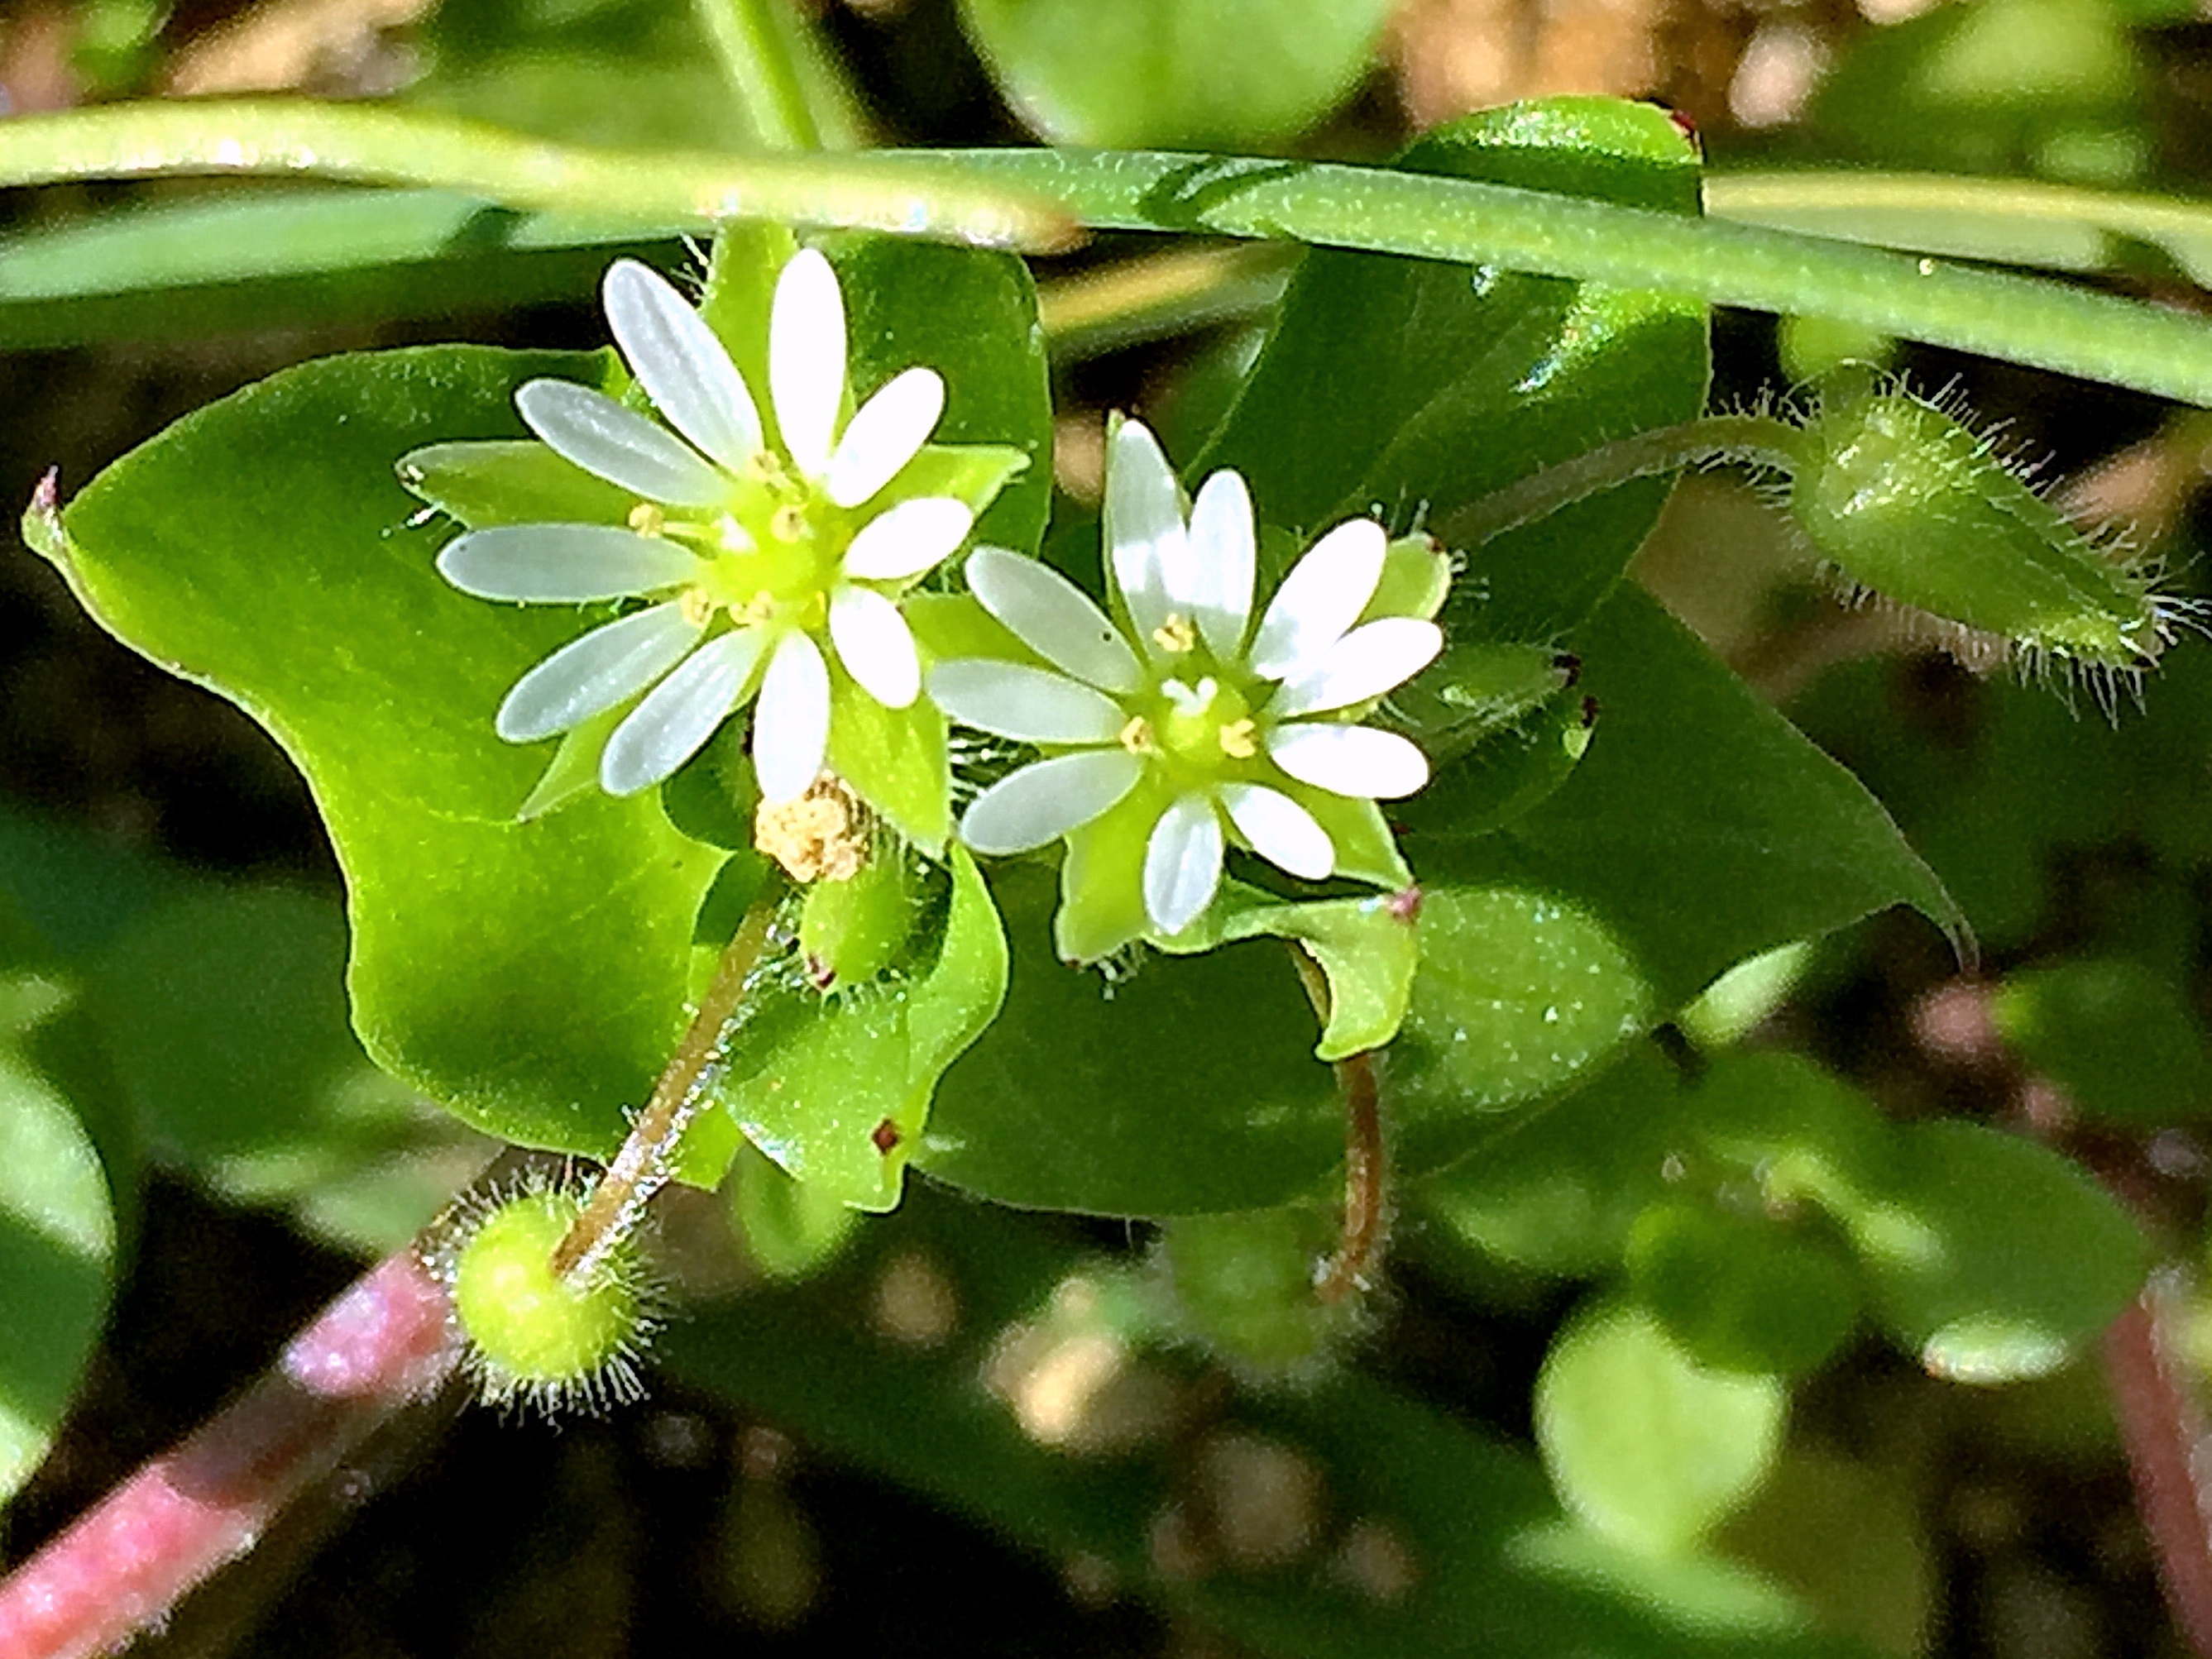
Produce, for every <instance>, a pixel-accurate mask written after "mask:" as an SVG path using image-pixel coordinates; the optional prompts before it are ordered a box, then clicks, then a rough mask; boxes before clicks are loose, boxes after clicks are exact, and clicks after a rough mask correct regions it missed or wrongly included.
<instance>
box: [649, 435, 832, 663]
mask: <svg viewBox="0 0 2212 1659" xmlns="http://www.w3.org/2000/svg"><path fill="white" fill-rule="evenodd" d="M630 527H631V528H632V529H634V530H635V531H637V532H639V533H640V534H641V535H647V536H665V537H667V538H669V539H670V540H671V541H678V542H682V543H683V544H684V545H685V546H687V547H689V548H690V550H692V551H693V552H694V553H696V554H697V555H699V556H700V557H701V558H702V559H703V560H705V561H706V569H705V570H704V571H703V572H702V574H701V577H700V580H698V581H696V583H694V584H693V585H692V586H690V587H688V588H686V589H685V590H684V592H683V593H682V594H681V595H680V597H679V602H680V603H681V604H682V605H683V607H684V616H685V617H688V618H689V619H690V621H691V622H692V623H695V624H696V625H697V626H700V627H705V626H706V625H707V624H708V623H711V622H712V621H713V620H714V617H715V616H716V615H717V614H720V615H723V616H726V617H728V618H729V619H730V622H731V623H732V626H735V627H738V628H755V627H759V626H761V625H762V624H763V623H769V624H775V625H776V626H778V627H781V628H799V629H808V630H811V631H817V632H818V631H819V630H820V629H822V627H823V624H824V623H826V622H827V620H828V617H829V590H830V588H831V587H832V586H835V584H836V580H837V574H838V569H839V567H840V565H841V564H842V562H843V557H844V547H845V543H846V542H847V541H848V540H849V539H850V537H849V534H848V532H847V527H846V526H844V525H843V523H842V515H840V514H839V513H837V512H836V509H835V508H834V507H832V506H831V505H830V503H829V500H828V499H827V497H825V496H824V495H823V494H822V492H821V490H820V489H818V488H817V485H816V484H815V483H813V481H811V480H810V479H807V478H804V477H799V475H797V474H796V473H794V472H793V471H790V470H789V469H787V467H785V466H784V465H783V464H782V462H781V459H779V458H778V457H776V456H773V455H768V454H760V455H756V456H755V457H754V458H753V459H751V460H750V462H748V463H747V464H746V465H745V466H744V469H743V470H742V471H740V472H739V473H738V477H737V479H736V483H735V487H734V488H733V489H732V490H731V492H730V499H729V501H728V502H727V504H726V506H725V507H723V508H722V509H721V510H720V512H719V513H714V514H713V515H712V516H707V515H698V516H693V515H690V514H686V515H684V516H683V517H680V518H678V517H671V516H669V514H668V513H667V511H666V509H665V508H664V507H659V506H657V505H655V504H653V503H652V502H641V503H640V504H639V507H638V508H637V510H636V511H635V512H633V513H631V514H630Z"/></svg>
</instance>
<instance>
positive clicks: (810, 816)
mask: <svg viewBox="0 0 2212 1659" xmlns="http://www.w3.org/2000/svg"><path fill="white" fill-rule="evenodd" d="M753 845H754V846H755V847H756V848H758V849H759V850H760V851H762V852H763V853H765V854H768V855H769V857H770V858H772V859H774V860H775V861H776V862H777V863H778V864H780V865H781V866H783V867H784V869H785V870H786V871H787V872H789V874H790V876H791V878H792V879H793V881H849V880H851V879H852V878H854V876H855V875H857V874H859V873H860V867H861V866H863V865H865V864H866V863H867V861H868V810H867V808H866V807H865V806H863V805H861V804H860V799H859V798H858V797H856V796H855V795H854V793H853V792H852V791H851V790H850V789H848V788H847V787H845V782H844V780H843V779H842V778H840V777H838V776H837V775H836V774H835V773H833V772H824V773H823V774H822V775H821V776H819V777H817V779H815V780H814V781H813V782H812V783H811V784H809V785H807V786H806V793H805V794H803V795H801V796H799V799H796V800H787V801H779V802H777V803H776V804H775V805H769V803H768V802H767V801H763V802H762V803H761V804H760V806H759V808H758V809H757V811H755V812H754V813H753Z"/></svg>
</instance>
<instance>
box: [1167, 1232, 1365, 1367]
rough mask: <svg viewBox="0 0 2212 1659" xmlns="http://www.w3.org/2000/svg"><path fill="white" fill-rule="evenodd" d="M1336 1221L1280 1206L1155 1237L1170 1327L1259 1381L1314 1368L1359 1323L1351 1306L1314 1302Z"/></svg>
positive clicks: (1354, 1303)
mask: <svg viewBox="0 0 2212 1659" xmlns="http://www.w3.org/2000/svg"><path fill="white" fill-rule="evenodd" d="M1338 1226H1339V1223H1338V1220H1337V1218H1336V1217H1335V1216H1334V1214H1332V1213H1331V1212H1328V1211H1327V1210H1323V1209H1320V1208H1311V1209H1309V1208H1304V1207H1302V1206H1281V1207H1279V1208H1276V1209H1272V1210H1239V1211H1236V1212H1232V1213H1230V1214H1227V1215H1194V1216H1181V1217H1177V1218H1174V1219H1172V1220H1170V1221H1168V1222H1166V1223H1164V1225H1162V1227H1161V1229H1160V1260H1161V1263H1162V1265H1163V1266H1164V1267H1165V1269H1166V1274H1165V1277H1166V1285H1167V1290H1168V1291H1169V1293H1170V1296H1171V1297H1172V1298H1173V1315H1174V1319H1175V1322H1176V1324H1177V1326H1178V1327H1179V1328H1181V1329H1182V1330H1183V1331H1184V1332H1185V1333H1187V1334H1188V1335H1189V1336H1191V1337H1192V1338H1194V1339H1195V1340H1197V1341H1199V1342H1200V1343H1202V1344H1203V1345H1204V1346H1206V1348H1207V1350H1209V1351H1210V1352H1212V1354H1213V1355H1214V1356H1215V1357H1216V1358H1218V1359H1220V1360H1221V1361H1222V1362H1223V1363H1225V1364H1228V1365H1230V1366H1231V1367H1232V1368H1234V1369H1236V1370H1240V1371H1243V1372H1247V1373H1249V1374H1251V1375H1254V1376H1260V1377H1266V1378H1277V1379H1279V1378H1283V1377H1285V1376H1297V1375H1299V1374H1301V1373H1303V1372H1310V1371H1312V1370H1315V1369H1316V1364H1317V1362H1319V1361H1321V1360H1322V1359H1323V1358H1325V1357H1326V1355H1327V1354H1328V1351H1329V1349H1330V1348H1331V1347H1332V1346H1334V1345H1336V1344H1338V1343H1340V1342H1341V1341H1342V1340H1345V1339H1346V1338H1347V1337H1350V1336H1352V1334H1355V1333H1356V1332H1357V1331H1358V1328H1359V1324H1360V1320H1361V1316H1362V1315H1361V1310H1360V1307H1359V1304H1358V1299H1357V1298H1354V1297H1346V1298H1344V1299H1342V1300H1340V1301H1336V1302H1323V1301H1322V1299H1321V1298H1320V1297H1317V1296H1316V1295H1315V1294H1314V1274H1315V1272H1316V1264H1318V1263H1320V1262H1322V1261H1326V1260H1327V1259H1328V1253H1329V1251H1330V1250H1331V1249H1334V1247H1335V1244H1336V1239H1337V1229H1338Z"/></svg>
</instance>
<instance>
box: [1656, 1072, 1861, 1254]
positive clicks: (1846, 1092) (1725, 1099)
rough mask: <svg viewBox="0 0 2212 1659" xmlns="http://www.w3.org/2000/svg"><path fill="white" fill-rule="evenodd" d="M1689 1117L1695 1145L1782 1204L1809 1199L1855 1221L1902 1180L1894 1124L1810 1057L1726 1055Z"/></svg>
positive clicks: (1693, 1095) (1695, 1096) (1703, 1083)
mask: <svg viewBox="0 0 2212 1659" xmlns="http://www.w3.org/2000/svg"><path fill="white" fill-rule="evenodd" d="M1683 1112H1684V1115H1685V1120H1686V1122H1687V1124H1688V1125H1689V1127H1690V1128H1691V1130H1692V1133H1694V1135H1695V1137H1696V1140H1697V1144H1698V1145H1699V1146H1701V1147H1702V1148H1703V1149H1704V1150H1705V1152H1706V1153H1708V1154H1709V1155H1710V1156H1711V1157H1713V1158H1718V1159H1720V1160H1721V1161H1722V1162H1723V1164H1728V1165H1731V1166H1733V1168H1734V1169H1735V1171H1736V1172H1737V1173H1739V1174H1741V1175H1747V1176H1751V1177H1753V1179H1754V1180H1756V1181H1757V1182H1758V1183H1759V1194H1760V1196H1761V1197H1762V1198H1763V1199H1765V1201H1766V1202H1768V1203H1769V1204H1772V1205H1775V1206H1778V1207H1784V1208H1787V1207H1789V1206H1795V1205H1797V1204H1800V1203H1802V1202H1804V1201H1806V1200H1811V1201H1812V1202H1814V1203H1815V1204H1819V1205H1820V1206H1823V1207H1825V1208H1826V1209H1827V1210H1828V1211H1829V1212H1831V1213H1832V1214H1834V1215H1836V1216H1838V1217H1839V1218H1842V1217H1847V1216H1849V1215H1850V1214H1852V1213H1854V1212H1857V1211H1858V1210H1860V1209H1863V1208H1865V1207H1867V1206H1870V1205H1873V1204H1875V1203H1876V1202H1878V1201H1879V1200H1878V1199H1877V1198H1876V1197H1875V1195H1876V1194H1881V1193H1883V1192H1886V1191H1887V1190H1889V1189H1890V1188H1893V1186H1894V1185H1895V1184H1896V1182H1897V1174H1896V1169H1895V1164H1896V1158H1897V1150H1896V1145H1895V1137H1894V1133H1893V1127H1892V1125H1891V1124H1890V1121H1889V1120H1888V1119H1887V1118H1885V1117H1884V1116H1882V1115H1881V1112H1880V1111H1878V1110H1876V1109H1875V1104H1874V1103H1873V1102H1872V1101H1870V1100H1869V1099H1868V1098H1867V1097H1865V1096H1864V1095H1863V1094H1862V1093H1860V1092H1859V1091H1857V1089H1855V1088H1853V1087H1852V1086H1851V1085H1850V1084H1848V1083H1845V1082H1844V1080H1843V1079H1841V1078H1838V1077H1837V1076H1836V1075H1834V1073H1831V1072H1829V1071H1827V1070H1826V1069H1825V1068H1824V1067H1823V1066H1820V1063H1819V1062H1818V1061H1816V1060H1808V1059H1807V1058H1806V1057H1805V1056H1804V1055H1802V1054H1784V1053H1782V1052H1779V1051H1775V1050H1769V1051H1765V1052H1754V1053H1749V1054H1722V1055H1719V1056H1717V1057H1716V1058H1715V1060H1713V1062H1712V1064H1711V1066H1710V1067H1709V1068H1708V1069H1707V1070H1706V1072H1705V1075H1704V1076H1703V1077H1701V1078H1700V1079H1699V1081H1698V1084H1697V1086H1696V1087H1695V1088H1694V1089H1692V1090H1691V1091H1688V1092H1687V1094H1686V1097H1685V1099H1684V1102H1683Z"/></svg>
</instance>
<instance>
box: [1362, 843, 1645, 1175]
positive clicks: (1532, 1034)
mask: <svg viewBox="0 0 2212 1659" xmlns="http://www.w3.org/2000/svg"><path fill="white" fill-rule="evenodd" d="M1419 943H1420V951H1421V971H1420V973H1419V975H1417V976H1416V977H1415V979H1414V981H1413V1001H1412V1005H1411V1006H1410V1007H1409V1008H1408V1010H1407V1015H1406V1024H1405V1027H1404V1031H1403V1035H1402V1036H1401V1040H1400V1042H1399V1043H1398V1046H1397V1047H1396V1048H1395V1049H1393V1050H1392V1052H1391V1059H1390V1074H1389V1075H1390V1104H1391V1114H1392V1127H1393V1130H1394V1133H1395V1135H1396V1137H1397V1151H1396V1156H1397V1158H1398V1160H1399V1163H1400V1164H1401V1166H1402V1167H1403V1168H1405V1169H1407V1170H1409V1171H1411V1170H1422V1169H1432V1168H1435V1167H1437V1165H1439V1164H1444V1163H1448V1162H1449V1161H1450V1160H1451V1159H1453V1158H1456V1157H1458V1156H1459V1155H1460V1154H1461V1153H1462V1152H1466V1151H1467V1149H1468V1146H1470V1145H1472V1144H1473V1143H1474V1141H1475V1140H1476V1139H1479V1138H1480V1136H1482V1135H1483V1134H1484V1133H1487V1132H1488V1131H1489V1129H1490V1128H1491V1127H1492V1123H1491V1122H1486V1119H1489V1120H1492V1121H1494V1118H1495V1115H1496V1114H1498V1113H1499V1112H1501V1111H1504V1110H1506V1109H1510V1108H1512V1107H1516V1106H1522V1105H1527V1104H1528V1103H1532V1102H1534V1101H1537V1100H1541V1099H1542V1098H1544V1097H1546V1096H1548V1095H1553V1094H1556V1093H1559V1091H1562V1090H1564V1089H1565V1088H1566V1087H1567V1086H1568V1085H1570V1084H1571V1082H1572V1081H1573V1079H1575V1078H1576V1077H1577V1075H1578V1074H1580V1073H1583V1072H1584V1071H1586V1070H1588V1069H1589V1068H1590V1067H1591V1066H1595V1065H1597V1064H1598V1063H1599V1062H1601V1060H1606V1059H1607V1058H1609V1057H1611V1056H1612V1055H1613V1054H1614V1053H1615V1052H1616V1051H1617V1050H1619V1049H1620V1048H1621V1046H1622V1045H1623V1044H1625V1043H1626V1042H1630V1041H1631V1040H1632V1039H1633V1038H1635V1037H1636V1036H1639V1035H1641V1034H1642V1033H1643V1032H1644V1030H1647V1029H1649V1028H1650V1025H1651V1024H1652V1023H1653V1021H1654V1019H1655V1018H1656V1008H1655V1006H1654V1003H1653V999H1652V994H1651V987H1650V983H1649V981H1647V980H1646V978H1645V976H1644V971H1643V970H1642V969H1641V968H1640V967H1639V966H1638V963H1637V962H1636V960H1635V958H1634V957H1633V956H1632V954H1631V953H1630V952H1629V951H1627V950H1626V948H1624V945H1623V943H1622V941H1621V940H1620V938H1619V937H1618V936H1617V935H1616V934H1615V933H1613V931H1612V930H1611V929H1610V928H1608V927H1607V926H1606V924H1605V923H1604V922H1603V921H1600V920H1598V919H1597V918H1595V917H1593V916H1591V915H1589V914H1587V913H1585V912H1583V911H1582V910H1580V909H1578V908H1577V907H1575V906H1574V905H1572V904H1570V903H1567V902H1563V901H1562V900H1560V899H1559V898H1557V897H1555V896H1553V895H1552V894H1550V893H1547V892H1545V891H1542V890H1540V889H1535V888H1533V887H1511V886H1505V885H1498V886H1477V885H1474V884H1468V885H1465V886H1461V885H1453V886H1449V887H1431V888H1428V889H1426V890H1425V891H1424V893H1423V896H1422V900H1421V920H1420V928H1419Z"/></svg>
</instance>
